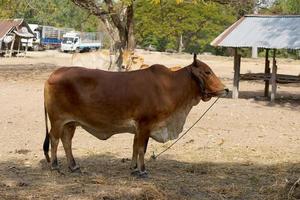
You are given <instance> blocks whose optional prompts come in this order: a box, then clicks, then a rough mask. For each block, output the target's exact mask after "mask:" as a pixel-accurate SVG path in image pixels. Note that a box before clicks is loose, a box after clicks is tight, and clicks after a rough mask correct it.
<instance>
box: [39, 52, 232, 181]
mask: <svg viewBox="0 0 300 200" xmlns="http://www.w3.org/2000/svg"><path fill="white" fill-rule="evenodd" d="M226 92H228V90H227V89H224V85H223V84H222V83H221V81H220V80H219V79H218V78H217V77H216V75H215V74H214V73H213V71H212V70H211V69H210V68H209V66H208V65H206V64H205V63H203V62H201V61H199V60H197V59H196V55H195V56H194V61H193V63H192V64H191V65H189V66H186V67H184V68H182V69H180V70H178V71H171V70H169V69H168V68H166V67H165V66H163V65H153V66H151V67H149V68H147V69H144V70H137V71H132V72H108V71H102V70H95V69H85V68H81V67H69V68H68V67H63V68H60V69H58V70H56V71H54V72H53V73H52V74H51V76H50V77H49V79H48V80H47V81H46V83H45V89H44V98H45V118H46V122H47V114H48V116H49V120H50V122H51V130H50V132H49V133H48V130H46V138H45V141H44V153H45V156H46V158H47V160H48V162H50V158H49V155H48V151H49V139H50V141H51V166H52V168H53V169H57V168H58V164H57V157H56V153H57V146H58V141H59V139H61V141H62V143H63V147H64V149H65V152H66V157H67V160H68V164H69V168H70V169H71V170H72V171H74V170H77V169H79V167H78V166H77V165H76V163H75V160H74V158H73V155H72V149H71V144H72V137H73V135H74V131H75V128H76V126H81V127H82V128H83V129H85V130H86V131H88V132H89V133H91V134H92V135H94V136H95V137H97V138H99V139H101V140H106V139H108V138H110V137H111V136H112V135H114V134H118V133H125V132H128V133H132V134H134V143H133V154H132V164H131V166H132V167H133V169H135V171H134V172H135V174H136V175H139V176H142V177H143V176H145V175H146V171H145V164H144V154H145V152H146V149H147V143H148V139H149V137H151V138H153V139H154V140H156V141H158V142H162V143H164V142H167V141H168V140H172V139H175V138H177V137H178V135H179V134H180V132H182V130H183V125H184V123H185V120H186V117H187V115H188V113H189V112H190V110H191V108H192V107H193V106H195V105H197V104H198V103H199V101H200V100H201V99H202V100H203V101H208V100H210V99H211V97H214V96H220V95H223V94H224V93H226ZM46 124H47V123H46ZM46 129H47V127H46Z"/></svg>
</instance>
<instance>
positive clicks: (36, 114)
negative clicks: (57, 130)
mask: <svg viewBox="0 0 300 200" xmlns="http://www.w3.org/2000/svg"><path fill="white" fill-rule="evenodd" d="M139 54H141V55H143V56H144V57H145V61H146V63H147V64H154V63H161V64H165V65H167V66H172V65H178V64H180V65H182V66H184V65H188V64H190V63H191V61H192V56H191V55H188V54H180V55H178V54H172V55H171V54H160V53H155V52H151V53H150V52H142V51H139ZM70 58H71V54H63V53H59V52H56V51H46V52H30V53H29V54H28V57H27V58H0V199H105V200H112V199H210V200H215V199H287V197H288V192H289V189H290V188H291V186H292V184H293V183H294V182H295V181H296V180H297V179H298V178H300V153H299V152H300V134H299V133H300V132H299V130H300V87H299V86H300V85H299V84H294V85H279V88H278V97H279V98H278V99H277V101H276V102H275V103H273V104H271V103H269V102H268V101H266V100H264V98H262V97H261V96H262V95H263V88H264V85H263V83H262V82H248V81H243V82H241V85H240V89H241V93H240V95H241V98H240V99H238V100H233V99H231V98H222V99H220V100H219V101H218V103H217V104H216V105H215V106H214V107H213V108H212V110H211V111H209V112H208V113H207V115H206V116H205V117H204V118H203V119H202V121H201V122H200V123H199V124H197V125H196V126H195V127H194V128H193V129H192V130H191V131H190V132H189V133H188V134H187V135H186V136H185V137H184V138H183V139H182V140H180V141H179V143H178V144H176V145H175V146H174V147H173V148H172V149H171V150H169V151H167V152H166V153H165V154H163V155H162V156H161V157H160V158H158V159H157V160H155V161H154V160H151V159H150V156H151V154H152V152H155V153H158V152H160V151H161V150H163V149H164V148H165V147H166V146H168V144H170V142H168V143H166V144H159V143H157V142H155V141H153V140H150V144H149V147H148V153H147V156H146V167H147V168H148V171H149V173H150V176H149V178H148V179H138V178H135V177H132V176H130V170H129V164H130V158H131V152H132V141H133V135H130V134H121V135H116V136H113V137H112V138H110V139H109V140H107V141H100V140H98V139H96V138H94V137H93V136H92V135H90V134H88V133H86V132H85V131H83V130H82V129H80V128H78V129H77V131H76V133H75V137H74V139H73V153H74V155H75V158H76V159H77V162H78V164H79V165H80V166H81V170H82V173H81V174H73V173H70V172H69V171H68V169H67V164H66V158H65V156H64V151H63V148H62V145H61V144H60V146H59V151H58V156H59V161H60V167H61V171H60V173H58V172H56V171H51V170H50V169H49V166H48V165H47V163H46V161H45V159H44V156H43V152H42V143H43V140H44V136H45V126H44V113H43V82H44V81H45V80H46V79H47V77H48V76H49V74H50V73H51V72H52V71H53V70H54V69H55V68H57V67H59V66H68V65H70V63H71V60H70ZM199 58H200V59H201V60H203V61H204V62H206V63H208V64H209V65H211V67H212V69H213V70H214V71H215V72H216V74H217V75H219V76H220V77H221V78H222V80H223V82H224V83H225V84H226V85H228V87H229V88H231V85H232V77H233V70H232V68H233V67H232V63H233V59H232V58H226V57H216V56H199ZM263 65H264V64H263V59H243V60H242V69H241V70H242V73H245V72H250V71H251V72H262V71H263V69H264V67H263ZM278 65H279V69H278V71H279V73H287V74H294V75H298V74H299V72H300V61H294V60H287V59H279V60H278ZM211 103H212V101H210V102H207V103H204V102H200V103H199V104H198V106H196V107H194V108H193V109H192V111H191V113H190V114H189V116H188V119H187V123H186V125H185V129H187V128H188V127H189V126H190V125H191V124H192V123H193V122H194V121H196V120H197V118H198V117H199V116H200V115H201V114H202V113H203V112H204V111H205V109H206V108H207V107H208V106H209V105H210V104H211ZM292 194H293V196H294V197H297V198H300V189H299V187H296V189H295V190H294V192H293V193H292Z"/></svg>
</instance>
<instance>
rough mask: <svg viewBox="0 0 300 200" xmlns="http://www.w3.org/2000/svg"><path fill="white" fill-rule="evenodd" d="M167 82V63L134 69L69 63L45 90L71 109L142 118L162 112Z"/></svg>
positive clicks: (166, 99) (165, 103) (111, 115)
mask: <svg viewBox="0 0 300 200" xmlns="http://www.w3.org/2000/svg"><path fill="white" fill-rule="evenodd" d="M168 82H170V79H169V70H167V69H165V68H164V67H153V68H149V69H146V70H140V71H134V72H107V71H102V70H92V69H85V68H80V67H70V68H60V69H58V70H56V71H55V72H54V73H53V74H52V75H51V76H50V78H49V79H48V81H47V83H46V86H45V88H46V89H45V90H47V93H49V94H47V95H48V96H51V99H49V101H53V102H55V104H56V107H58V106H59V107H61V109H62V110H66V112H68V113H70V112H71V113H74V114H76V112H77V111H78V112H79V113H80V112H88V113H90V112H99V114H101V115H103V116H108V117H111V118H114V119H116V118H120V119H121V118H129V117H131V118H142V117H144V116H150V115H151V112H152V113H157V112H161V109H162V108H161V105H162V104H164V105H165V106H167V104H168V103H169V99H168V92H169V90H171V88H168V87H167V86H168V85H169V84H168ZM58 104H61V105H58ZM73 108H76V109H73ZM149 108H151V109H149ZM100 111H101V113H100ZM142 115H144V116H142ZM98 117H99V116H98Z"/></svg>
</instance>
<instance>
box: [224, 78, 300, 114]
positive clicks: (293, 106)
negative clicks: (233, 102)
mask: <svg viewBox="0 0 300 200" xmlns="http://www.w3.org/2000/svg"><path fill="white" fill-rule="evenodd" d="M259 87H260V85H259ZM289 87H299V85H292V84H291V86H290V85H289ZM223 98H228V99H231V98H232V91H231V92H230V93H229V94H228V96H226V97H223ZM239 99H247V100H251V102H252V103H257V104H260V105H264V106H271V107H281V108H284V109H288V110H292V111H300V93H299V94H295V93H291V92H287V91H280V88H279V89H278V91H277V94H276V99H275V101H274V102H270V97H268V98H266V97H264V90H255V91H239Z"/></svg>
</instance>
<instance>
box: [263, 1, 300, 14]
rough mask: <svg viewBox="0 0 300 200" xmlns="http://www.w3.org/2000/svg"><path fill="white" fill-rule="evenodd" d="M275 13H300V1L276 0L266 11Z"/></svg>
mask: <svg viewBox="0 0 300 200" xmlns="http://www.w3.org/2000/svg"><path fill="white" fill-rule="evenodd" d="M265 12H267V13H273V14H290V15H299V14H300V1H299V0H276V1H275V3H274V4H273V6H272V7H271V8H270V9H269V10H267V11H265Z"/></svg>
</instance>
